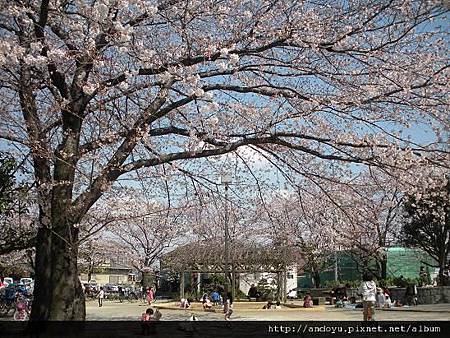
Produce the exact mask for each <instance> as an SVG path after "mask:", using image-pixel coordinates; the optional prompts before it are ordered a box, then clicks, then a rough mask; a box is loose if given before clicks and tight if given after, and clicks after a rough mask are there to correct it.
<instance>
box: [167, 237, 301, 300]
mask: <svg viewBox="0 0 450 338" xmlns="http://www.w3.org/2000/svg"><path fill="white" fill-rule="evenodd" d="M297 258H298V257H297V252H296V251H295V250H293V248H292V247H288V246H264V245H260V244H255V243H247V242H243V241H232V242H231V244H230V251H229V271H228V272H226V271H225V269H224V260H225V252H224V243H223V242H222V240H221V239H208V240H203V241H198V242H194V243H190V244H187V245H184V246H181V247H178V248H176V249H175V250H173V251H171V252H170V253H168V254H166V255H164V257H163V260H162V267H163V268H164V269H170V270H172V271H176V272H178V273H180V277H181V278H180V298H184V289H185V280H184V273H185V272H191V273H192V272H194V273H195V272H196V273H223V274H225V273H228V275H229V276H231V290H232V293H233V298H234V296H235V290H236V285H235V281H236V275H237V274H240V273H263V272H269V273H275V274H276V275H277V299H278V300H280V301H286V294H287V291H286V284H287V281H286V278H287V270H288V267H289V266H292V265H293V264H295V262H297Z"/></svg>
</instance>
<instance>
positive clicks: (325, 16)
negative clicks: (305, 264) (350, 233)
mask: <svg viewBox="0 0 450 338" xmlns="http://www.w3.org/2000/svg"><path fill="white" fill-rule="evenodd" d="M0 8H1V16H2V19H1V23H0V31H1V34H0V45H1V53H0V71H1V80H0V88H1V89H0V90H1V98H0V112H1V113H0V114H1V122H0V138H1V139H2V147H3V148H5V149H8V150H9V151H10V152H11V153H14V154H15V156H18V157H21V158H22V159H24V160H25V161H27V163H28V165H29V167H30V168H31V169H32V175H30V177H29V179H30V181H32V182H34V184H35V186H36V189H37V195H38V203H37V204H38V205H37V209H38V214H39V215H38V219H37V223H38V225H39V229H38V233H37V241H36V243H37V246H36V272H37V273H36V292H35V299H34V302H33V310H32V315H31V317H32V319H40V320H46V319H54V320H67V319H79V320H82V319H84V317H85V306H84V299H83V295H82V292H81V285H80V283H79V281H78V271H77V256H78V237H79V232H80V229H79V224H81V223H82V221H83V218H84V216H85V215H86V214H87V213H88V211H89V210H90V209H91V208H92V207H93V206H94V205H95V204H96V202H98V201H99V200H101V198H102V196H103V195H104V193H105V192H107V191H108V190H110V189H111V187H112V186H113V185H115V184H118V182H120V181H122V180H132V179H139V178H142V177H145V178H147V179H148V180H149V181H150V182H155V181H164V182H168V181H167V179H168V178H170V177H171V175H172V174H173V173H180V174H181V173H182V174H183V175H185V176H187V177H190V178H196V179H200V178H198V176H203V177H204V178H207V177H208V176H210V175H211V174H212V171H211V170H209V171H208V169H207V168H208V167H209V165H210V164H211V161H212V160H213V159H214V157H217V156H219V155H224V154H227V153H231V152H235V154H236V156H238V153H237V152H236V150H238V149H239V148H242V147H244V146H248V147H251V148H252V149H253V150H254V151H257V152H260V153H262V154H264V156H267V157H270V159H271V160H272V161H274V162H276V163H277V165H279V166H284V167H286V168H289V171H290V172H291V174H292V173H295V174H296V175H299V176H300V177H303V178H305V177H306V178H311V177H312V176H314V175H317V174H318V173H320V172H321V169H323V168H324V167H327V166H333V167H337V166H339V165H342V164H346V163H347V164H348V163H356V164H361V165H375V166H385V167H390V168H392V167H405V166H407V165H408V164H409V163H411V162H412V161H413V162H414V161H421V162H427V163H441V164H440V165H447V166H448V158H446V156H448V152H446V151H445V147H444V146H443V144H445V140H444V139H443V137H444V135H443V134H441V130H442V127H447V128H448V119H447V112H448V103H447V101H446V93H447V90H448V88H447V83H448V74H449V73H448V56H447V48H446V45H445V41H446V40H445V29H443V28H440V24H441V23H442V21H443V20H444V19H443V15H444V14H445V12H446V9H445V7H443V6H441V5H440V4H439V3H436V2H433V1H430V2H428V1H403V0H402V1H396V0H390V1H373V2H367V1H357V0H355V1H337V2H334V3H328V2H321V1H319V2H317V1H314V2H310V1H304V2H303V1H298V2H294V3H288V2H284V1H276V0H273V1H237V0H226V1H213V0H207V1H197V0H185V1H182V0H179V1H177V0H161V1H158V2H157V1H144V0H127V1H125V0H100V1H90V0H86V1H82V0H42V1H38V0H23V1H7V0H2V1H0ZM433 20H435V21H434V23H433ZM411 126H425V127H424V128H425V129H428V130H430V132H431V133H432V134H433V139H435V140H436V141H435V142H432V143H429V144H426V143H425V142H422V143H421V142H417V141H414V140H409V139H408V138H407V137H406V136H405V135H404V134H402V133H401V131H402V130H405V129H408V128H409V127H411ZM442 163H443V164H442ZM212 167H214V165H212ZM209 182H211V180H210V179H209ZM204 183H205V182H204Z"/></svg>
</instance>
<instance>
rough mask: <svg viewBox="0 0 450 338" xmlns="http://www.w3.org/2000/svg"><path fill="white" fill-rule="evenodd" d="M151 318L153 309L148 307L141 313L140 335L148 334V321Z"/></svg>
mask: <svg viewBox="0 0 450 338" xmlns="http://www.w3.org/2000/svg"><path fill="white" fill-rule="evenodd" d="M152 320H153V309H152V308H148V309H147V310H146V311H145V313H143V314H142V315H141V327H142V335H144V336H148V335H149V334H150V321H152Z"/></svg>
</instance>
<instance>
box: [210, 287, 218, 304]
mask: <svg viewBox="0 0 450 338" xmlns="http://www.w3.org/2000/svg"><path fill="white" fill-rule="evenodd" d="M211 300H212V302H213V304H214V305H218V304H219V303H220V294H219V293H218V292H217V290H214V291H213V292H212V293H211Z"/></svg>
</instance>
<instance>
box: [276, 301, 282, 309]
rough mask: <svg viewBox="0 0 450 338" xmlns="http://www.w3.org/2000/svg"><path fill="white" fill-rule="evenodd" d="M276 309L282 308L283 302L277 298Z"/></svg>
mask: <svg viewBox="0 0 450 338" xmlns="http://www.w3.org/2000/svg"><path fill="white" fill-rule="evenodd" d="M275 309H276V310H278V309H281V303H280V301H279V300H277V302H276V305H275Z"/></svg>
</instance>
